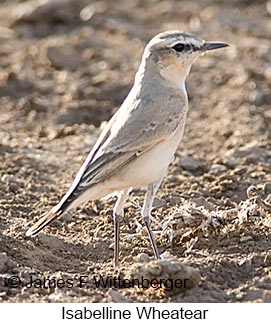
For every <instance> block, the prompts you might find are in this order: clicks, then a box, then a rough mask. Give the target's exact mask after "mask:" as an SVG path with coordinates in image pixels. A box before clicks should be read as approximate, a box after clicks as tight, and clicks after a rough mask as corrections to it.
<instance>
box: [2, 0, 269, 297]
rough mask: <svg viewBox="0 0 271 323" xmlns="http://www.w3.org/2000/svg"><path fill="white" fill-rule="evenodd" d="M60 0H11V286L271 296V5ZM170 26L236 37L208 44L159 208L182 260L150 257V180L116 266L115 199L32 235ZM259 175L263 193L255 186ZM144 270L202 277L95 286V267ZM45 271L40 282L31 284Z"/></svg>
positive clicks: (32, 291) (168, 247)
mask: <svg viewBox="0 0 271 323" xmlns="http://www.w3.org/2000/svg"><path fill="white" fill-rule="evenodd" d="M52 2H53V3H54V4H53V5H52ZM52 2H48V4H47V5H44V6H42V7H39V6H37V4H36V2H35V1H27V2H25V1H17V0H13V1H7V0H6V1H4V0H2V1H1V2H0V21H1V26H0V42H1V46H0V107H1V114H0V160H1V162H0V230H1V231H0V242H1V244H0V298H1V299H2V301H3V302H62V301H65V302H111V301H114V302H121V301H124V302H125V301H126V302H128V301H129V302H133V301H140V302H271V275H270V266H271V251H270V247H271V241H270V238H271V228H270V226H271V216H270V209H269V203H270V202H271V171H270V170H271V167H270V166H271V150H270V146H271V142H270V140H271V110H270V104H271V82H270V81H271V64H270V63H271V15H270V12H271V8H270V7H271V5H267V2H266V1H250V0H242V1H234V0H227V1H226V0H225V1H212V0H202V1H193V0H190V1H177V0H176V1H173V0H172V1H169V0H164V1H158V0H150V1H147V0H133V1H125V0H116V1H95V2H94V1H86V0H78V1H73V0H69V1H66V2H65V3H63V2H62V4H61V5H58V3H60V2H59V1H52ZM26 3H27V4H29V3H31V4H32V7H31V6H30V7H29V6H25V4H26ZM29 8H30V9H29ZM170 29H180V30H184V31H189V32H192V33H195V34H197V35H199V36H200V37H202V38H204V39H206V40H209V41H222V42H228V43H229V44H231V47H229V48H227V49H223V50H219V51H216V52H212V53H210V54H208V55H205V56H204V57H201V58H200V59H199V60H198V61H197V62H196V63H195V65H194V66H193V68H192V71H191V74H190V76H189V79H188V82H187V89H188V93H189V99H190V108H189V115H188V121H187V126H186V131H185V136H184V139H183V141H182V143H181V145H180V147H179V149H178V151H177V154H176V158H175V160H174V162H173V164H172V165H171V166H170V168H169V171H168V175H167V176H166V178H165V180H164V182H163V184H162V186H161V189H160V190H159V192H158V194H157V199H156V201H155V207H154V210H153V216H154V218H155V219H156V220H157V223H155V222H152V227H153V229H154V231H155V232H156V233H157V234H156V239H157V243H158V247H159V249H160V251H161V253H162V254H163V257H164V258H167V259H168V260H167V261H162V262H158V263H155V262H152V261H150V260H151V258H152V257H153V255H152V249H151V246H150V243H149V240H148V238H147V236H146V234H145V231H144V230H143V229H142V228H141V224H142V222H141V217H140V208H139V207H138V206H137V205H139V206H140V205H142V203H143V199H144V191H140V190H137V191H134V192H132V193H131V195H130V200H129V201H128V202H127V205H126V207H125V210H126V215H127V217H128V218H129V225H127V224H122V225H121V253H120V259H121V264H120V267H119V268H118V269H114V268H113V265H112V258H113V248H112V246H113V245H112V243H113V221H112V206H113V204H114V202H115V199H114V198H111V199H109V200H103V201H93V202H89V203H88V204H87V205H86V206H85V207H83V208H80V209H77V210H74V211H72V212H70V213H69V214H67V215H65V216H64V217H63V218H61V219H59V220H57V221H55V222H53V223H52V224H51V225H50V226H49V227H48V228H46V229H45V230H44V231H43V232H42V233H41V234H40V235H39V236H38V237H36V238H33V239H30V240H27V239H26V238H25V237H24V232H25V230H26V228H27V227H28V225H29V223H33V222H34V220H37V219H38V218H39V217H40V216H41V215H42V214H43V213H44V212H45V211H47V210H49V209H50V208H51V207H52V206H53V205H55V204H56V203H57V202H58V201H59V199H60V198H61V196H62V195H63V194H64V193H65V192H66V190H67V189H68V187H69V185H70V184H71V181H72V179H73V177H74V175H75V174H76V171H77V170H78V168H79V167H80V165H81V163H82V162H83V160H84V159H85V157H86V156H87V153H88V152H89V150H90V148H91V147H92V145H93V144H94V143H95V140H96V139H97V137H98V135H99V133H100V131H101V127H102V125H103V121H104V120H108V119H109V118H110V117H111V115H112V114H113V113H114V112H115V111H116V109H117V108H118V107H119V106H120V104H121V102H122V101H123V99H124V98H125V96H126V95H127V93H128V92H129V89H130V88H131V85H132V83H133V78H134V74H135V72H136V70H137V67H138V65H139V60H140V57H141V54H142V50H143V48H144V46H145V44H146V43H147V41H148V40H149V39H150V38H151V37H152V36H153V35H155V34H156V33H158V32H160V31H165V30H170ZM154 167H155V163H154ZM251 185H254V186H256V187H257V188H258V192H257V194H256V195H253V194H252V197H251V198H250V199H247V194H246V190H247V188H248V187H249V186H251ZM255 196H256V197H255ZM264 202H265V204H263V203H264ZM264 205H265V207H264ZM233 208H234V210H233V211H230V212H226V211H227V210H232V209H233ZM182 266H183V267H182ZM154 269H155V270H154ZM142 272H144V275H147V276H148V277H149V279H152V278H157V277H160V278H161V277H162V278H163V277H164V278H168V279H170V278H174V277H175V278H176V277H177V278H178V277H180V275H181V277H183V278H187V277H190V278H191V282H192V284H190V285H189V286H188V287H187V288H184V289H179V290H177V291H176V290H175V291H174V292H172V293H171V292H170V293H168V292H167V291H166V290H165V288H160V289H154V288H149V289H142V288H136V287H130V288H118V287H115V288H110V287H108V286H107V287H104V288H103V287H101V286H100V287H99V288H98V287H96V286H95V282H94V277H100V276H102V277H109V276H112V277H119V275H120V277H128V278H129V277H130V278H131V277H137V275H139V274H140V273H142ZM80 276H81V278H82V276H84V277H85V278H84V280H86V281H87V283H84V284H83V285H82V286H79V284H78V281H80ZM14 277H15V278H14ZM31 277H33V279H36V283H37V285H35V286H32V287H31V288H30V287H29V286H26V284H27V282H29V281H30V278H31ZM43 279H47V284H46V283H45V284H43V285H42V283H41V281H42V280H43ZM38 280H40V283H38V282H39V281H38ZM53 280H55V282H58V283H59V282H60V283H59V284H58V286H55V285H54V284H53V283H52V282H53ZM69 280H70V281H69ZM49 281H50V282H51V285H50V286H48V282H49ZM16 282H17V283H16ZM69 282H70V283H71V282H73V284H70V285H69ZM12 284H13V285H12ZM39 284H40V285H39Z"/></svg>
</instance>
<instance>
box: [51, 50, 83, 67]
mask: <svg viewBox="0 0 271 323" xmlns="http://www.w3.org/2000/svg"><path fill="white" fill-rule="evenodd" d="M47 57H48V59H49V61H50V62H51V64H52V66H54V67H55V68H56V69H60V70H62V69H64V70H70V71H75V70H76V68H77V67H78V65H79V57H78V54H77V51H76V50H75V49H74V48H72V47H71V46H67V45H66V46H64V45H63V46H56V47H49V48H48V50H47Z"/></svg>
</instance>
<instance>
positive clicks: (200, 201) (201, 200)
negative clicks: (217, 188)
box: [192, 196, 215, 211]
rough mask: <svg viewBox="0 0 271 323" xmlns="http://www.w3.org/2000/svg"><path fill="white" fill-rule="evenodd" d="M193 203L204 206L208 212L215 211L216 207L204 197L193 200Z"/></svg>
mask: <svg viewBox="0 0 271 323" xmlns="http://www.w3.org/2000/svg"><path fill="white" fill-rule="evenodd" d="M192 202H194V203H195V204H196V206H203V207H204V208H205V209H207V210H210V211H214V210H215V207H214V206H213V205H212V204H211V203H210V202H208V201H206V199H205V198H204V197H203V196H201V197H197V198H194V199H192Z"/></svg>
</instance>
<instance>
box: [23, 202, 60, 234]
mask: <svg viewBox="0 0 271 323" xmlns="http://www.w3.org/2000/svg"><path fill="white" fill-rule="evenodd" d="M55 209H56V208H52V209H51V210H50V211H49V212H47V213H46V214H45V215H44V216H43V217H42V218H40V219H39V220H38V222H36V223H35V224H34V225H32V227H30V228H29V229H28V230H27V231H26V232H25V236H26V237H34V236H35V235H37V234H38V233H39V232H40V231H41V230H42V229H43V228H44V227H45V226H46V225H48V224H49V223H51V222H52V221H53V220H54V219H56V218H58V217H59V216H60V215H62V214H63V213H64V210H63V209H61V208H60V209H59V210H55Z"/></svg>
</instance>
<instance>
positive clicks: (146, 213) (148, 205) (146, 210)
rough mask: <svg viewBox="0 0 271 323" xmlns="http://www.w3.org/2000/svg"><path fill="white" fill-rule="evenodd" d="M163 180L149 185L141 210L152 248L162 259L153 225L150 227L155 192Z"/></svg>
mask: <svg viewBox="0 0 271 323" xmlns="http://www.w3.org/2000/svg"><path fill="white" fill-rule="evenodd" d="M161 182H162V179H160V180H159V181H156V182H154V183H151V184H149V185H148V188H147V193H146V198H145V201H144V204H143V208H142V211H141V214H142V218H143V221H144V223H145V225H146V228H147V231H148V234H149V238H150V240H151V244H152V249H153V252H154V255H155V258H156V259H160V255H159V251H158V248H157V245H156V242H155V239H154V235H153V233H152V230H151V227H150V214H151V210H152V204H153V201H154V198H155V194H156V192H157V190H158V188H159V186H160V184H161Z"/></svg>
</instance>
